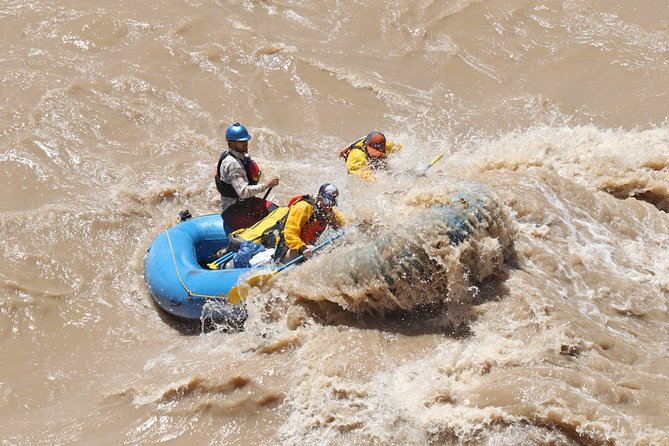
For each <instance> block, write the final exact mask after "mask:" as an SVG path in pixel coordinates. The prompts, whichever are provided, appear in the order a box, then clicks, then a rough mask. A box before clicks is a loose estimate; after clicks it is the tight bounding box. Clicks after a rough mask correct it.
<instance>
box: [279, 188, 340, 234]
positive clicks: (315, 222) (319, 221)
mask: <svg viewBox="0 0 669 446" xmlns="http://www.w3.org/2000/svg"><path fill="white" fill-rule="evenodd" d="M302 200H304V201H306V202H307V203H309V204H310V205H311V207H313V208H314V213H313V214H312V215H311V217H310V218H309V220H307V222H306V223H305V224H304V226H302V229H301V230H300V238H301V239H302V241H303V242H304V243H306V244H307V245H312V244H314V243H315V242H316V240H318V237H320V236H321V234H322V233H323V232H324V231H325V230H326V229H327V227H328V225H329V224H330V222H329V220H328V218H327V216H326V215H324V214H323V212H322V211H321V210H320V209H319V208H318V205H317V204H316V201H315V200H314V199H313V198H312V197H311V196H310V195H298V196H297V197H295V198H293V199H292V200H290V202H289V203H288V207H289V208H290V207H291V206H292V205H294V204H295V203H298V202H300V201H302ZM284 224H285V221H284Z"/></svg>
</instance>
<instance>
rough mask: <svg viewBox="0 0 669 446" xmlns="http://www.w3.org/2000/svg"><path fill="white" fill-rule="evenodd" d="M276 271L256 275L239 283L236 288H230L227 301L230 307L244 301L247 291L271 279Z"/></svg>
mask: <svg viewBox="0 0 669 446" xmlns="http://www.w3.org/2000/svg"><path fill="white" fill-rule="evenodd" d="M277 272H278V271H277V270H274V271H270V272H268V273H263V274H258V275H256V276H253V277H251V278H250V279H248V280H246V281H245V282H244V283H241V284H239V285H237V286H234V287H232V288H230V291H229V292H228V301H229V302H230V303H231V304H232V305H237V304H238V303H239V302H240V301H241V300H242V299H246V296H248V294H249V289H251V287H258V286H260V285H262V284H263V283H265V282H266V281H268V280H269V279H271V278H272V276H273V275H275V274H276V273H277Z"/></svg>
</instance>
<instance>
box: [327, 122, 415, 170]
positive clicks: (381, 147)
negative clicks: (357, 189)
mask: <svg viewBox="0 0 669 446" xmlns="http://www.w3.org/2000/svg"><path fill="white" fill-rule="evenodd" d="M403 147H404V146H403V145H402V144H399V143H394V142H392V141H386V136H385V135H384V134H383V133H381V132H377V131H373V132H370V133H369V134H368V135H367V136H365V137H362V138H360V139H358V140H356V141H355V142H353V143H352V144H350V145H348V146H347V147H346V148H345V149H344V150H342V151H341V152H340V153H339V157H340V158H344V161H345V162H346V169H348V173H349V174H352V175H358V176H360V177H361V178H363V179H365V180H367V181H375V180H376V177H375V176H374V171H375V170H383V169H385V168H386V164H387V161H388V154H393V153H397V152H399V151H400V150H402V148H403Z"/></svg>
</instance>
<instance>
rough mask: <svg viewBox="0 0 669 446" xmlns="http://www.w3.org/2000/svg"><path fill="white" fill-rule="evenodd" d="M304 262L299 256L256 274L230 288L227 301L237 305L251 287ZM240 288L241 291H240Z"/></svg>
mask: <svg viewBox="0 0 669 446" xmlns="http://www.w3.org/2000/svg"><path fill="white" fill-rule="evenodd" d="M342 235H344V233H343V232H340V233H339V234H337V235H335V236H334V237H332V238H329V239H327V240H326V241H324V242H323V243H321V244H320V245H318V246H316V247H315V248H314V249H312V250H311V251H312V252H316V251H318V250H319V249H322V248H324V247H325V246H327V245H329V244H330V243H332V242H334V241H335V240H337V239H338V238H339V237H341V236H342ZM302 260H304V255H301V256H299V257H296V258H294V259H293V260H291V261H290V262H288V263H286V264H285V265H282V266H281V267H279V268H277V269H274V270H272V271H268V272H265V273H261V274H257V275H255V276H253V277H251V278H250V279H247V280H246V281H245V282H244V283H243V284H238V285H236V286H233V287H232V288H230V291H229V292H228V301H229V302H230V303H231V304H232V305H237V304H238V303H239V302H240V301H241V300H242V299H246V296H247V295H248V290H249V288H251V287H256V286H258V285H261V284H263V283H265V282H266V281H268V280H269V279H271V278H272V277H273V276H274V275H275V274H277V273H279V272H281V271H283V270H284V269H286V268H288V267H289V266H292V265H294V264H296V263H298V262H301V261H302ZM240 286H241V289H240Z"/></svg>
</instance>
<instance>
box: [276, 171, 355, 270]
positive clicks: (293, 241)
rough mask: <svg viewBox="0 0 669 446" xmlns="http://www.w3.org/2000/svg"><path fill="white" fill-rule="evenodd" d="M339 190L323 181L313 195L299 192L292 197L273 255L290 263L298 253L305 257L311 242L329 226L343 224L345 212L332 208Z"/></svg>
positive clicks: (334, 226)
mask: <svg viewBox="0 0 669 446" xmlns="http://www.w3.org/2000/svg"><path fill="white" fill-rule="evenodd" d="M338 197H339V189H337V186H335V185H334V184H332V183H325V184H323V185H322V186H321V187H320V188H319V189H318V195H317V196H316V198H315V199H314V198H312V197H311V196H309V195H301V196H298V197H295V198H293V199H292V200H291V201H290V203H289V204H288V206H289V211H288V215H287V216H286V223H285V224H284V226H283V230H282V231H281V235H280V238H279V242H278V244H277V247H276V251H275V253H274V258H275V259H276V260H278V261H281V262H284V263H285V262H289V261H291V260H293V259H295V258H296V257H298V256H299V255H303V256H304V258H305V259H309V258H311V257H312V256H313V254H314V252H313V249H314V248H315V246H314V244H315V243H316V241H317V240H318V238H319V237H320V236H321V234H322V233H323V232H324V231H325V230H326V229H328V228H333V229H335V230H336V229H339V228H341V227H342V226H345V225H346V219H345V217H344V215H343V214H342V213H341V212H339V211H338V210H337V209H335V206H337V198H338Z"/></svg>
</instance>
